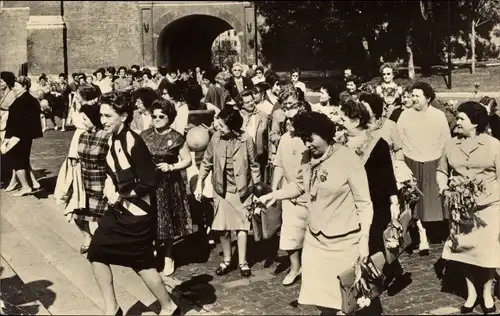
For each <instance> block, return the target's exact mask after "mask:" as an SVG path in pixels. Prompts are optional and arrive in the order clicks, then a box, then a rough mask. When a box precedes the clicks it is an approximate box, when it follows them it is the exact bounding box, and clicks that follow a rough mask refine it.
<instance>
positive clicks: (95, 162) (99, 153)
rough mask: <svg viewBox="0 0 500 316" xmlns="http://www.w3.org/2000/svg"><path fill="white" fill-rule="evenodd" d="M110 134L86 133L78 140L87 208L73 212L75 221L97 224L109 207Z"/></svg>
mask: <svg viewBox="0 0 500 316" xmlns="http://www.w3.org/2000/svg"><path fill="white" fill-rule="evenodd" d="M109 136H110V135H109V133H107V132H105V131H104V130H99V131H97V132H89V131H85V132H84V133H82V135H80V138H79V140H78V157H79V159H80V163H81V165H82V180H83V186H84V188H85V194H86V197H87V202H86V205H87V208H86V209H79V210H75V211H74V212H73V219H79V220H83V221H88V222H96V221H97V220H98V219H99V218H101V217H102V215H103V214H104V211H105V210H106V209H107V207H108V201H107V199H106V197H105V196H104V193H103V190H104V182H105V181H106V155H107V154H108V151H109V144H108V141H109Z"/></svg>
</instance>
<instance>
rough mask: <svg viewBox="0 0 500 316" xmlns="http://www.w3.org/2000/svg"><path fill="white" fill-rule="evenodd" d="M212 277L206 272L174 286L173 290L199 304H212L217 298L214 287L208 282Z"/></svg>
mask: <svg viewBox="0 0 500 316" xmlns="http://www.w3.org/2000/svg"><path fill="white" fill-rule="evenodd" d="M213 279H214V277H213V276H211V275H208V274H201V275H197V276H194V277H192V278H191V279H189V280H187V281H185V282H183V283H181V284H180V285H178V286H176V287H175V288H174V292H175V293H178V294H179V295H180V296H181V297H182V298H184V299H187V300H189V301H192V302H196V303H197V304H198V305H200V306H204V305H207V304H212V303H214V302H215V301H216V300H217V296H216V295H215V288H214V287H213V286H212V285H211V284H210V282H211V281H212V280H213Z"/></svg>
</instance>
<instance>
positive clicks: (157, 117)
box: [151, 115, 167, 120]
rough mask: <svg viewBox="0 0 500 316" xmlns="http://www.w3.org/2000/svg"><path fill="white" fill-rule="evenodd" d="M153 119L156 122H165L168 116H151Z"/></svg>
mask: <svg viewBox="0 0 500 316" xmlns="http://www.w3.org/2000/svg"><path fill="white" fill-rule="evenodd" d="M151 117H152V118H153V119H154V120H156V119H160V120H164V119H165V118H166V117H167V116H166V115H151Z"/></svg>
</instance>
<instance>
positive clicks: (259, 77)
mask: <svg viewBox="0 0 500 316" xmlns="http://www.w3.org/2000/svg"><path fill="white" fill-rule="evenodd" d="M252 82H253V84H254V85H257V84H258V83H261V82H266V77H264V67H262V66H258V67H257V68H255V76H254V77H253V78H252Z"/></svg>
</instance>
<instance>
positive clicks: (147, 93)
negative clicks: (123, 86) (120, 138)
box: [130, 87, 158, 134]
mask: <svg viewBox="0 0 500 316" xmlns="http://www.w3.org/2000/svg"><path fill="white" fill-rule="evenodd" d="M132 98H133V99H134V103H135V110H134V117H133V118H132V122H131V123H130V129H131V130H133V131H134V132H136V133H138V134H140V133H142V132H143V131H145V130H147V129H149V128H150V127H151V125H152V120H151V105H152V104H153V101H154V100H156V99H157V98H158V95H157V94H156V92H155V90H153V89H151V88H147V87H143V88H139V89H137V90H135V91H134V92H132Z"/></svg>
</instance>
